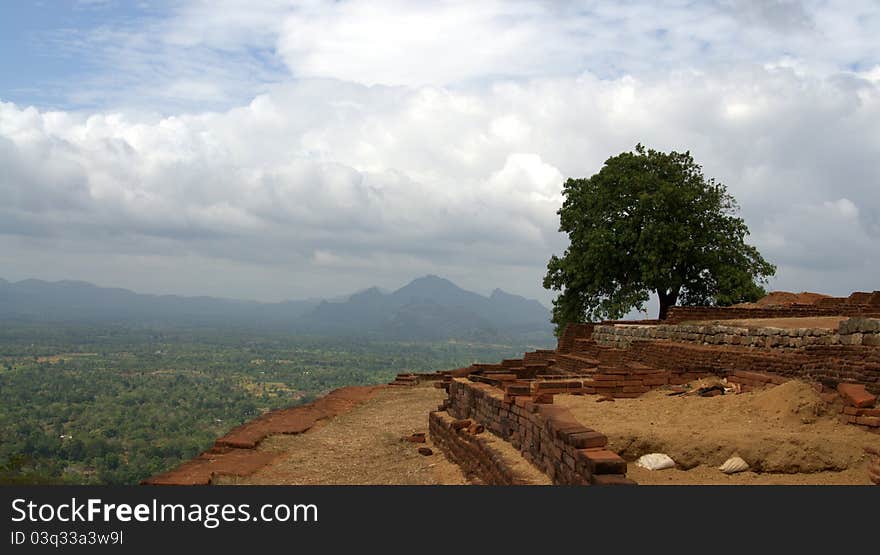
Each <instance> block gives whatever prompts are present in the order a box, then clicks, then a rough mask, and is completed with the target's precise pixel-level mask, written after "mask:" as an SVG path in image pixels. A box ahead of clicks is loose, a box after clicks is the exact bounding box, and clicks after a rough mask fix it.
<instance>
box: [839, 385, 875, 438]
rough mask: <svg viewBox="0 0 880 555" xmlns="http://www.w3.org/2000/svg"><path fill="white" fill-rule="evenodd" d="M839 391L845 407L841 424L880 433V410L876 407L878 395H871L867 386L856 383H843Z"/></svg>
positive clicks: (841, 416) (842, 411)
mask: <svg viewBox="0 0 880 555" xmlns="http://www.w3.org/2000/svg"><path fill="white" fill-rule="evenodd" d="M837 391H838V393H840V396H841V397H842V398H843V401H844V405H845V406H844V407H843V409H842V410H841V415H840V420H841V422H844V423H846V424H855V425H857V426H863V427H865V428H867V429H870V430H872V431H878V432H880V408H877V407H876V405H877V396H876V395H872V394H871V393H869V392H868V391H867V390H866V389H865V386H863V385H861V384H854V383H841V384H839V385H838V386H837Z"/></svg>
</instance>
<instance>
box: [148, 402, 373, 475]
mask: <svg viewBox="0 0 880 555" xmlns="http://www.w3.org/2000/svg"><path fill="white" fill-rule="evenodd" d="M384 387H385V386H351V387H343V388H340V389H335V390H333V391H331V392H330V393H328V394H327V395H325V396H324V397H321V398H320V399H317V400H315V401H313V402H312V403H308V404H306V405H299V406H295V407H289V408H286V409H280V410H275V411H271V412H268V413H266V414H264V415H262V416H260V417H258V418H255V419H254V420H251V421H250V422H247V423H245V424H242V425H241V426H238V427H236V428H233V429H232V430H230V431H229V433H227V434H226V435H225V436H223V437H221V438H219V439H218V440H217V441H215V442H214V446H213V447H211V449H209V450H207V451H205V452H204V453H202V454H200V455H199V456H197V457H195V458H193V459H192V460H189V461H187V462H185V463H183V464H181V465H180V466H178V467H177V468H174V469H172V470H170V471H168V472H165V473H163V474H159V475H156V476H152V477H150V478H147V479H146V480H144V481H143V483H144V484H153V485H207V484H210V483H213V482H215V481H216V480H218V479H219V477H222V476H247V475H249V474H252V473H254V472H256V471H257V469H259V468H261V467H263V466H265V465H267V464H269V463H270V462H271V461H272V460H274V459H275V457H276V456H277V455H278V454H277V453H274V452H271V451H258V450H257V449H256V447H257V445H258V444H259V443H260V442H261V441H263V440H264V439H265V438H266V437H268V436H270V435H272V434H302V433H304V432H307V431H308V430H310V429H311V428H313V427H314V426H315V425H316V424H317V423H319V422H321V421H323V420H325V419H328V418H333V417H334V416H337V415H340V414H343V413H345V412H346V411H349V410H351V409H353V408H354V407H355V406H357V405H358V404H360V403H363V402H364V401H366V400H367V399H369V398H371V397H372V396H373V395H375V394H376V393H377V392H378V391H380V390H381V389H383V388H384Z"/></svg>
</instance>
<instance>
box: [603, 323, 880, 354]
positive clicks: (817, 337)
mask: <svg viewBox="0 0 880 555" xmlns="http://www.w3.org/2000/svg"><path fill="white" fill-rule="evenodd" d="M851 335H852V334H851ZM848 337H849V336H847V337H846V338H844V340H846V339H848ZM878 337H880V335H878ZM656 339H665V340H670V341H678V342H684V343H697V344H705V345H732V346H738V347H758V348H766V349H773V348H775V349H798V348H800V347H804V346H807V345H831V344H835V343H841V341H842V339H841V336H840V335H839V334H837V333H836V331H835V330H832V329H828V328H802V329H778V328H744V327H741V326H724V325H702V326H701V325H693V324H691V325H686V324H678V325H670V324H663V325H656V326H646V325H596V326H595V328H594V331H593V340H594V341H596V343H598V344H599V345H606V346H612V347H621V348H625V347H627V346H629V344H630V343H632V342H633V341H645V340H656ZM860 339H861V338H860Z"/></svg>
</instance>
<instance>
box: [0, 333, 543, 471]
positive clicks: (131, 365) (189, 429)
mask: <svg viewBox="0 0 880 555" xmlns="http://www.w3.org/2000/svg"><path fill="white" fill-rule="evenodd" d="M528 348H529V346H527V345H487V344H474V343H462V342H434V343H424V342H411V343H404V342H377V341H373V340H366V339H356V338H349V339H339V338H334V339H332V340H331V339H322V338H313V337H294V336H289V335H283V334H274V335H270V334H266V333H261V334H257V333H255V332H233V331H229V330H215V331H211V330H182V329H146V328H126V327H121V326H112V327H96V326H84V325H59V324H51V325H50V324H25V323H15V322H3V323H2V325H0V483H31V484H32V483H99V484H135V483H137V482H138V481H139V480H141V479H143V478H145V477H147V476H150V475H153V474H156V473H159V472H162V471H165V470H168V469H170V468H172V467H174V466H176V465H177V464H179V463H180V462H181V461H184V460H186V459H189V458H191V457H193V456H195V455H196V454H198V453H199V452H201V451H203V450H205V449H207V448H209V447H210V446H211V444H212V443H213V441H214V440H215V439H216V438H217V437H218V436H220V435H223V434H224V433H225V432H226V431H227V430H229V429H230V428H232V427H234V426H237V425H239V424H241V423H243V422H246V421H248V420H250V419H252V418H254V417H255V416H257V415H259V414H260V413H262V412H264V411H267V410H271V409H274V408H280V407H286V406H290V405H293V404H296V403H303V402H308V401H309V400H311V399H313V398H315V397H316V396H320V395H323V394H325V393H327V392H328V391H330V390H332V389H334V388H337V387H341V386H346V385H359V384H376V383H385V382H388V381H390V380H391V379H392V378H393V377H394V375H395V374H397V373H398V372H403V371H433V370H437V369H444V368H452V367H457V366H461V365H464V364H469V363H471V362H474V361H478V360H479V361H497V360H499V359H501V358H505V357H511V356H515V355H517V354H521V353H522V352H523V351H525V350H527V349H528Z"/></svg>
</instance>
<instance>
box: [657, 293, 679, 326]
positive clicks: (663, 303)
mask: <svg viewBox="0 0 880 555" xmlns="http://www.w3.org/2000/svg"><path fill="white" fill-rule="evenodd" d="M657 297H659V299H660V314H659V315H658V316H657V318H658V319H660V320H665V319H666V317H667V316H668V314H669V307H670V306H675V303H676V302H677V301H678V289H676V290H674V291H657Z"/></svg>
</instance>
